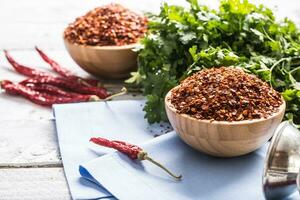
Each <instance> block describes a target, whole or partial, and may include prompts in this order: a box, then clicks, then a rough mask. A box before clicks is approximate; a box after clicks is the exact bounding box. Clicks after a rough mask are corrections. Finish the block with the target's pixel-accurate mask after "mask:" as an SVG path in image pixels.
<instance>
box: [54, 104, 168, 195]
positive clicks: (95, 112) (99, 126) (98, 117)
mask: <svg viewBox="0 0 300 200" xmlns="http://www.w3.org/2000/svg"><path fill="white" fill-rule="evenodd" d="M143 105H144V101H133V100H131V101H111V102H106V103H105V102H95V103H79V104H64V105H55V106H54V115H55V121H56V129H57V135H58V141H59V147H60V153H61V156H62V160H63V165H64V171H65V175H66V178H67V181H68V185H69V188H70V192H71V195H72V197H73V199H96V198H101V197H109V196H111V194H110V193H109V192H107V191H106V190H105V189H103V188H102V187H99V186H98V185H96V184H94V183H92V182H91V181H87V180H86V179H84V178H81V176H80V174H79V172H78V166H79V165H80V164H82V163H84V162H87V161H90V160H93V159H95V158H97V157H99V156H101V155H103V154H104V153H108V152H112V151H108V149H107V148H105V149H101V148H99V147H97V146H95V145H91V144H89V139H90V138H91V137H105V138H110V139H118V140H125V141H128V142H131V143H134V144H140V143H143V142H145V141H148V140H151V139H152V138H154V135H155V134H162V133H163V132H165V131H166V129H169V124H155V125H151V126H150V125H149V124H148V123H147V121H146V120H145V119H144V112H143V111H142V109H143Z"/></svg>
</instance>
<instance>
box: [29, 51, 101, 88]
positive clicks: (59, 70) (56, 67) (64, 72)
mask: <svg viewBox="0 0 300 200" xmlns="http://www.w3.org/2000/svg"><path fill="white" fill-rule="evenodd" d="M35 49H36V51H37V52H38V53H39V55H40V56H41V58H42V59H43V60H44V61H45V62H47V63H48V64H49V65H50V66H51V67H52V69H53V70H54V71H55V72H56V73H58V74H60V75H61V76H63V77H66V78H69V79H71V80H73V81H78V82H80V83H82V84H85V85H86V86H95V87H100V86H101V83H100V82H99V81H98V80H95V79H84V78H81V77H79V76H75V75H74V74H73V73H72V72H71V71H69V70H68V69H66V68H63V67H62V66H61V65H59V64H58V63H57V62H56V61H54V60H53V59H51V58H49V57H48V56H47V55H46V54H45V53H44V52H43V51H42V50H40V49H39V48H38V47H35Z"/></svg>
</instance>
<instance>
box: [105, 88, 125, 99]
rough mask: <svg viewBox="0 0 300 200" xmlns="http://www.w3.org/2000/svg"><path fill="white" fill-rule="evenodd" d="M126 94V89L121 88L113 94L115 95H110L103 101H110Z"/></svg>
mask: <svg viewBox="0 0 300 200" xmlns="http://www.w3.org/2000/svg"><path fill="white" fill-rule="evenodd" d="M126 93H127V88H126V87H123V88H122V89H121V91H120V92H118V93H115V94H113V95H110V96H108V97H106V98H105V99H104V101H108V100H110V99H113V98H115V97H118V96H121V95H124V94H126Z"/></svg>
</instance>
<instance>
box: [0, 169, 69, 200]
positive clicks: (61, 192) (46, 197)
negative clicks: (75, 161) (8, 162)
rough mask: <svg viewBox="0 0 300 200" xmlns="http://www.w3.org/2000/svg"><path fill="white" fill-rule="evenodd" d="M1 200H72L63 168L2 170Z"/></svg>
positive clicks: (0, 182)
mask: <svg viewBox="0 0 300 200" xmlns="http://www.w3.org/2000/svg"><path fill="white" fill-rule="evenodd" d="M0 199H1V200H32V199H39V200H54V199H55V200H69V199H71V196H70V193H69V190H68V186H67V183H66V180H65V177H64V172H63V169H62V168H25V169H24V168H23V169H22V168H21V169H0Z"/></svg>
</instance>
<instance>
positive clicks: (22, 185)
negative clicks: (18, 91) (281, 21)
mask: <svg viewBox="0 0 300 200" xmlns="http://www.w3.org/2000/svg"><path fill="white" fill-rule="evenodd" d="M107 2H109V1H106V0H102V1H99V0H89V1H85V0H51V1H46V0H23V1H19V0H0V50H3V49H7V50H9V51H10V52H11V54H12V55H13V56H14V57H15V58H16V60H17V61H19V62H21V63H24V64H26V65H29V66H36V67H39V68H42V69H43V70H48V69H49V67H48V66H47V64H45V63H44V62H43V61H42V60H41V59H40V58H39V56H38V55H37V53H36V52H35V51H34V49H33V48H34V46H35V45H37V46H39V47H40V48H42V49H43V50H45V51H46V52H47V53H48V54H49V55H50V56H51V57H53V58H54V59H56V60H57V61H58V62H59V63H61V64H62V65H63V66H66V67H69V68H70V69H72V70H73V71H75V72H76V73H77V74H79V75H83V76H88V75H87V74H86V73H85V72H83V71H82V70H81V69H80V68H78V67H77V66H76V64H75V63H74V62H73V61H72V60H71V58H70V57H69V56H68V54H67V52H66V51H65V49H64V46H63V43H62V32H63V30H64V28H65V27H66V25H67V24H68V23H69V22H71V21H73V19H75V17H77V16H80V15H82V14H84V13H85V12H86V11H88V10H90V9H92V8H94V7H96V6H99V5H100V4H105V3H107ZM119 2H122V3H123V4H126V6H128V7H130V8H132V9H140V10H149V9H150V10H158V9H159V5H160V0H156V1H138V3H137V0H128V1H119ZM173 2H174V1H173ZM176 2H177V3H181V4H182V3H184V2H183V1H181V0H177V1H176ZM209 4H211V5H213V6H215V5H216V1H210V2H209ZM269 4H270V2H269ZM274 4H277V5H279V7H278V10H279V15H280V16H284V15H288V16H290V17H291V18H293V19H295V20H297V21H300V20H299V19H300V12H297V9H298V10H300V5H298V3H297V0H289V1H288V5H286V4H287V1H285V2H284V1H280V0H277V1H272V5H274ZM22 78H24V77H23V76H20V75H18V74H16V73H15V72H14V71H13V70H12V68H11V67H10V65H9V64H8V63H7V62H6V60H5V58H4V56H3V53H2V52H0V80H2V79H10V80H13V81H18V80H21V79H22ZM104 84H105V86H106V87H107V88H108V89H109V90H110V91H118V90H119V89H120V88H121V86H122V82H121V81H104ZM120 98H123V99H124V98H126V99H129V98H141V96H140V95H138V96H135V95H133V94H128V95H125V96H122V97H120ZM52 118H53V117H52V111H51V109H49V108H44V107H40V106H37V105H35V104H32V103H30V102H29V101H27V100H24V99H22V98H19V97H12V96H7V95H6V94H4V93H1V94H0V200H4V199H14V200H16V199H70V198H71V197H70V194H69V190H68V187H67V182H66V180H65V177H64V173H63V168H62V162H61V158H60V155H59V149H58V144H57V137H56V133H55V130H54V126H53V119H52Z"/></svg>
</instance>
